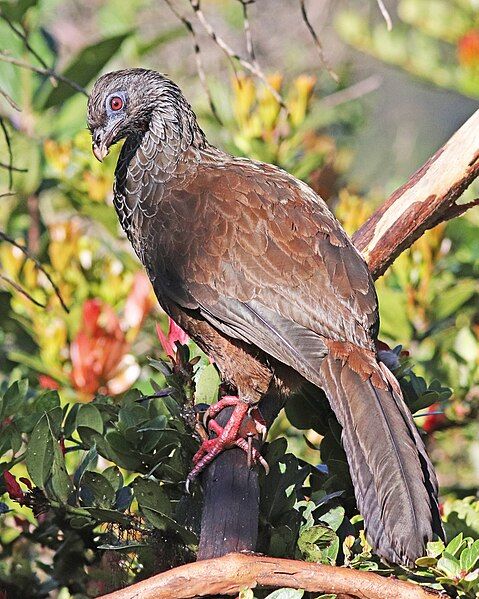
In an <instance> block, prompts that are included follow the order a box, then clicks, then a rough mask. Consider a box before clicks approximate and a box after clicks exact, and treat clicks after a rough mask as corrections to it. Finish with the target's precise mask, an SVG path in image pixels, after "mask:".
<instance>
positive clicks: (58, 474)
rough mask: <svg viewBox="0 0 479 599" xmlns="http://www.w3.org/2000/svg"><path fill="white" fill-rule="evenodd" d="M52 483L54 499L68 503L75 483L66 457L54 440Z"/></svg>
mask: <svg viewBox="0 0 479 599" xmlns="http://www.w3.org/2000/svg"><path fill="white" fill-rule="evenodd" d="M52 436H53V435H52ZM50 484H51V489H52V491H53V496H54V499H57V500H58V501H60V502H63V503H66V502H67V501H68V498H69V497H70V494H71V492H72V491H73V484H72V481H71V479H70V477H69V476H68V473H67V469H66V466H65V457H64V455H63V453H62V450H61V449H60V445H59V444H58V443H57V442H56V441H54V442H53V465H52V478H51V481H50Z"/></svg>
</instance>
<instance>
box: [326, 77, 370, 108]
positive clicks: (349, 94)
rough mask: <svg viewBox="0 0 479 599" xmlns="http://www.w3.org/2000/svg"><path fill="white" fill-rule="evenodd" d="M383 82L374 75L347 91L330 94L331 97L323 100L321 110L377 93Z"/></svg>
mask: <svg viewBox="0 0 479 599" xmlns="http://www.w3.org/2000/svg"><path fill="white" fill-rule="evenodd" d="M381 81H382V80H381V77H378V76H377V75H372V76H371V77H367V79H363V80H362V81H358V83H354V84H353V85H350V86H349V87H346V88H345V89H341V90H339V91H337V92H334V93H333V94H330V95H329V96H325V97H324V98H321V100H320V102H319V104H320V106H321V108H334V107H335V106H339V105H340V104H344V103H345V102H350V101H351V100H357V99H358V98H362V97H363V96H365V95H366V94H370V93H371V92H374V91H376V90H377V89H378V88H379V86H380V85H381Z"/></svg>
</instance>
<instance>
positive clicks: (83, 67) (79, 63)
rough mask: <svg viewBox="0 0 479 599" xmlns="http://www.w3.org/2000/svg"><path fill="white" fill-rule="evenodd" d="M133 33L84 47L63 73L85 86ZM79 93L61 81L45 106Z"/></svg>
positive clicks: (48, 106) (48, 97)
mask: <svg viewBox="0 0 479 599" xmlns="http://www.w3.org/2000/svg"><path fill="white" fill-rule="evenodd" d="M130 35H131V31H129V32H127V33H122V34H121V35H115V36H113V37H109V38H107V39H104V40H102V41H100V42H97V43H95V44H92V45H91V46H87V47H86V48H83V50H82V51H81V52H80V53H79V54H78V55H77V56H76V58H75V59H74V60H73V61H72V62H71V63H70V64H69V66H68V67H67V68H66V69H65V71H63V73H62V75H63V76H64V77H67V78H68V79H71V80H73V81H75V82H76V83H78V85H81V86H82V87H85V86H86V85H88V83H90V81H91V80H92V79H93V78H94V77H96V76H97V75H98V73H99V72H100V71H101V70H102V69H103V67H104V66H105V65H106V63H107V62H108V61H109V60H110V59H111V58H112V57H113V56H114V55H115V54H116V53H117V52H118V50H119V49H120V46H121V45H122V43H123V42H124V41H125V40H126V39H127V38H128V37H129V36H130ZM75 93H77V92H76V91H75V90H74V89H73V88H72V87H70V86H69V85H67V84H66V83H63V82H59V83H58V86H57V87H55V88H53V89H52V91H51V92H50V93H49V95H48V96H47V98H46V100H45V102H44V105H43V108H51V107H52V106H59V105H60V104H62V103H63V102H65V101H66V100H68V98H71V96H73V95H74V94H75Z"/></svg>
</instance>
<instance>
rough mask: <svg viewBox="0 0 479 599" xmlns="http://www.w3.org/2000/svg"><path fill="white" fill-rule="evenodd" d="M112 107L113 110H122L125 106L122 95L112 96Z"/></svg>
mask: <svg viewBox="0 0 479 599" xmlns="http://www.w3.org/2000/svg"><path fill="white" fill-rule="evenodd" d="M110 108H111V109H112V110H121V109H122V108H123V100H122V99H121V98H120V96H113V98H111V100H110Z"/></svg>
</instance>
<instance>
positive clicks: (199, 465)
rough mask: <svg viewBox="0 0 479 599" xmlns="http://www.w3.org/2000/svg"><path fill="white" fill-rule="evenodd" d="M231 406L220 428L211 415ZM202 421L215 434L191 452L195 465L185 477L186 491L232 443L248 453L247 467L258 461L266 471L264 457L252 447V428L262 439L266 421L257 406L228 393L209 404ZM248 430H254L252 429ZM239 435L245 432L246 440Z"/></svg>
mask: <svg viewBox="0 0 479 599" xmlns="http://www.w3.org/2000/svg"><path fill="white" fill-rule="evenodd" d="M232 406H234V410H233V413H232V414H231V417H230V418H229V420H228V422H227V423H226V425H225V427H224V428H223V427H221V426H220V425H219V424H218V423H217V422H216V421H215V420H214V419H213V418H214V417H215V416H216V415H217V414H218V413H219V412H221V410H222V409H223V408H226V407H232ZM248 415H250V416H251V419H250V420H249V421H248V420H247V422H246V426H244V419H245V417H246V416H248ZM204 420H205V421H206V422H205V427H206V428H207V429H208V430H210V431H212V432H214V433H215V434H216V435H217V437H216V438H214V439H208V440H204V441H203V443H202V444H201V446H200V448H199V449H198V451H197V452H196V454H195V455H194V457H193V463H194V467H193V469H192V470H191V472H190V473H189V475H188V477H187V479H186V491H187V492H189V488H190V484H191V482H192V481H193V480H194V479H195V478H196V477H197V476H198V474H199V473H200V472H201V471H202V470H204V468H206V466H207V465H208V464H210V463H211V462H212V461H213V460H214V459H215V457H216V456H217V455H219V454H220V453H221V452H222V451H224V450H225V449H229V448H231V447H234V446H235V445H236V446H237V447H239V448H240V449H242V450H243V451H245V452H246V454H247V456H248V467H251V466H252V465H253V464H256V463H260V464H261V465H262V466H263V468H264V469H265V471H266V473H268V472H269V466H268V464H267V462H266V460H265V459H264V458H263V457H262V456H261V454H260V452H259V451H258V450H257V449H256V448H255V447H253V443H252V442H253V438H254V436H255V432H253V431H257V432H258V433H259V434H260V435H261V436H262V438H264V436H265V432H266V424H265V422H264V420H263V418H262V416H261V414H260V412H259V410H258V409H257V408H253V409H252V410H250V408H249V406H248V404H247V403H245V402H244V401H242V400H240V399H239V398H238V397H231V396H227V397H224V398H223V399H221V400H220V401H219V402H218V403H216V404H214V405H213V406H210V408H209V409H208V410H207V411H206V413H205V418H204ZM251 421H253V422H251ZM248 422H249V424H248ZM253 424H254V428H253ZM245 428H246V430H245ZM248 428H249V430H248ZM240 429H241V432H240ZM251 429H253V431H252V430H251ZM246 431H247V432H246ZM242 435H245V436H246V438H247V439H248V440H246V439H245V438H243V436H242Z"/></svg>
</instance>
